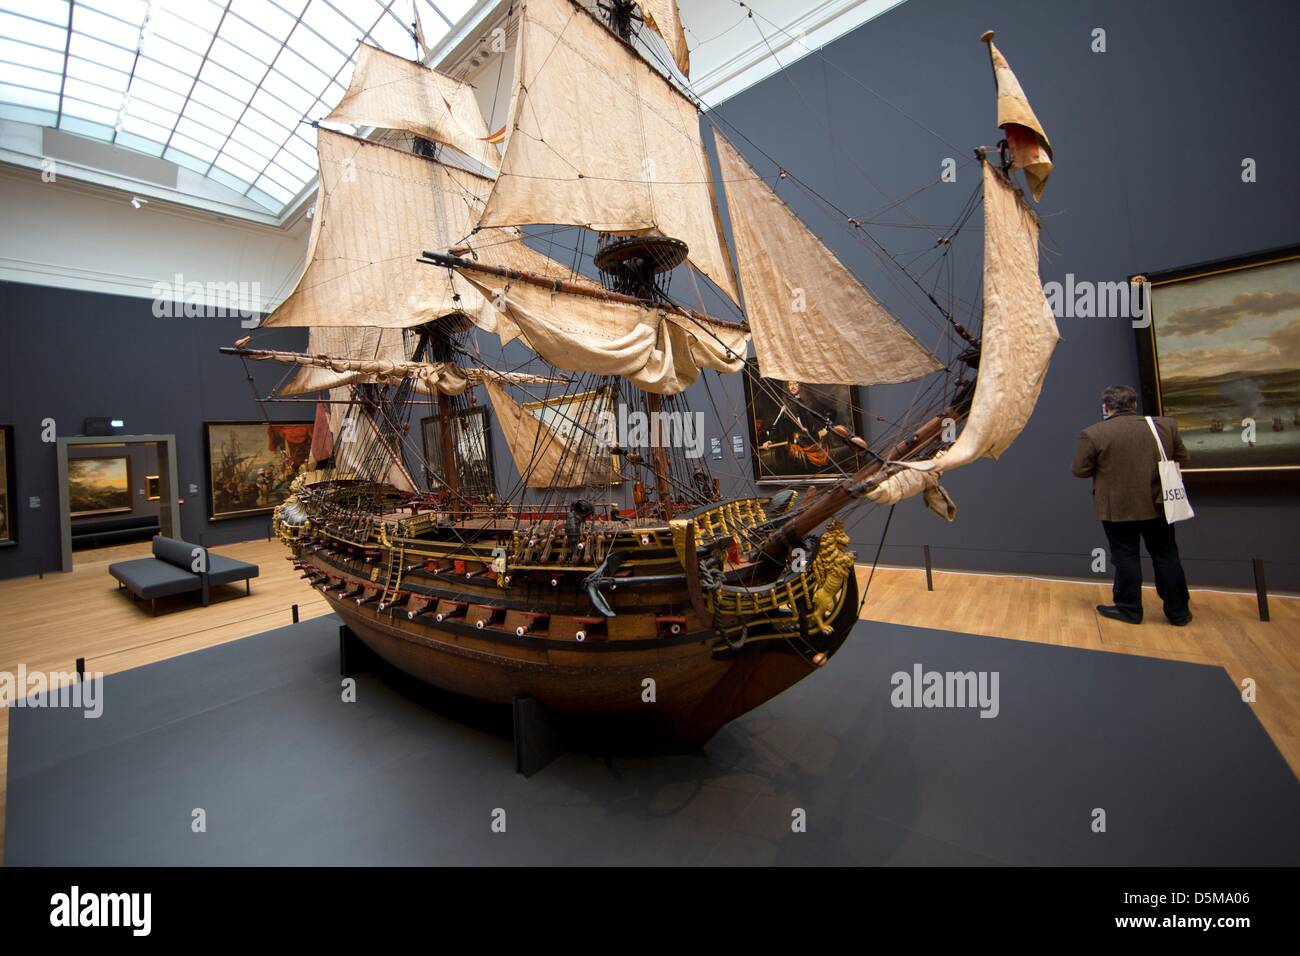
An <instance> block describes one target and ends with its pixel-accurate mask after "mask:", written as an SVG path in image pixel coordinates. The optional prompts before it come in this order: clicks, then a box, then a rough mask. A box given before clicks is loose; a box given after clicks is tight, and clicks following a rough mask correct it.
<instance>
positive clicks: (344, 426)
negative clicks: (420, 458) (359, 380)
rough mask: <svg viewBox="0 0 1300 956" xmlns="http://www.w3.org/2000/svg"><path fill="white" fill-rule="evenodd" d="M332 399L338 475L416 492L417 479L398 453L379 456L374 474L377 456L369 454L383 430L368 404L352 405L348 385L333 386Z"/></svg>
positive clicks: (336, 475)
mask: <svg viewBox="0 0 1300 956" xmlns="http://www.w3.org/2000/svg"><path fill="white" fill-rule="evenodd" d="M329 398H330V403H331V404H330V413H329V421H330V432H331V433H332V434H333V436H334V476H335V477H336V478H359V479H362V480H365V481H382V482H387V483H388V484H390V485H392V486H394V487H395V488H398V489H400V490H402V491H409V492H414V491H415V490H416V487H415V479H414V478H412V477H411V473H410V471H409V470H408V469H407V467H406V463H405V462H403V461H399V460H398V458H397V456H396V455H393V454H386V455H382V456H378V458H379V460H378V472H379V473H378V474H372V473H371V472H372V471H374V470H375V469H376V458H375V456H372V455H370V454H368V449H369V448H372V447H373V444H372V443H373V442H375V441H379V440H381V439H380V437H379V430H378V429H377V428H376V427H375V424H374V422H373V421H371V419H370V416H369V415H367V414H365V411H364V406H362V405H354V404H352V390H351V389H350V388H347V387H340V388H334V389H331V390H330V393H329Z"/></svg>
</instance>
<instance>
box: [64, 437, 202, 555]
mask: <svg viewBox="0 0 1300 956" xmlns="http://www.w3.org/2000/svg"><path fill="white" fill-rule="evenodd" d="M58 469H59V534H60V538H61V539H62V564H61V568H62V570H63V571H65V572H66V571H71V570H72V563H73V553H74V552H75V551H78V550H83V549H88V548H104V547H111V546H113V545H115V544H126V543H129V542H132V541H142V540H147V539H148V538H151V537H153V535H155V534H161V535H163V536H165V537H169V538H175V537H179V535H180V527H181V517H180V501H179V498H178V496H177V486H176V436H174V435H109V436H103V437H76V438H60V439H59V440H58Z"/></svg>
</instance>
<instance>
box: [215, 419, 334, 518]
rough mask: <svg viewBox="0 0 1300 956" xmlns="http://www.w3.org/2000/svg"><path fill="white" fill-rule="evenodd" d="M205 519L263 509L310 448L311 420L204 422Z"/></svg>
mask: <svg viewBox="0 0 1300 956" xmlns="http://www.w3.org/2000/svg"><path fill="white" fill-rule="evenodd" d="M204 429H205V431H206V450H207V461H208V515H209V520H211V521H217V520H220V519H222V518H235V517H242V516H245V515H255V514H267V513H269V512H270V511H271V510H272V509H273V508H275V506H276V505H278V504H280V503H281V502H282V501H284V499H285V498H287V497H288V496H289V485H290V484H291V483H292V482H293V479H294V478H295V477H296V476H297V474H298V471H299V469H300V468H302V466H303V463H304V462H306V461H307V458H308V456H309V455H310V453H311V435H312V423H311V422H273V423H267V422H208V423H207V424H206V425H205V426H204Z"/></svg>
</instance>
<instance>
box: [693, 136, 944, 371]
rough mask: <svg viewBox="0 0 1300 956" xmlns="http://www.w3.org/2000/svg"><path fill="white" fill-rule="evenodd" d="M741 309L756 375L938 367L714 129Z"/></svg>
mask: <svg viewBox="0 0 1300 956" xmlns="http://www.w3.org/2000/svg"><path fill="white" fill-rule="evenodd" d="M714 139H715V141H716V142H717V146H718V162H719V168H720V169H721V170H722V180H723V183H724V188H725V190H726V194H727V212H728V214H729V215H730V217H731V230H732V237H733V239H734V240H735V243H736V261H737V264H738V267H739V270H740V279H741V283H742V284H743V286H744V290H745V313H746V315H747V317H748V319H749V325H750V331H751V333H752V334H753V337H754V351H755V352H756V353H757V354H758V368H759V372H760V373H761V374H762V375H763V376H764V377H765V378H776V379H783V380H786V381H797V382H807V383H809V384H814V385H848V384H858V385H884V384H890V383H894V382H906V381H910V380H912V379H916V378H920V377H921V376H923V375H927V374H929V373H930V372H934V371H936V370H937V369H939V368H940V367H941V366H940V364H939V362H938V361H937V360H936V359H935V358H934V356H932V355H931V354H930V353H929V352H928V351H927V350H926V349H925V348H924V347H923V346H922V345H921V344H920V343H919V342H917V341H916V339H914V338H913V337H912V336H911V334H910V333H908V331H907V330H906V329H904V328H903V326H902V325H900V324H899V323H898V320H896V319H895V318H894V317H893V316H892V315H890V314H889V313H888V312H887V311H885V308H884V306H882V305H881V304H880V303H879V302H877V301H876V300H875V298H873V297H872V295H871V293H869V292H868V291H867V290H866V289H865V288H863V287H862V284H861V283H860V282H858V280H857V279H856V278H855V277H854V275H853V273H851V272H850V271H849V270H848V269H846V268H845V267H844V265H843V264H842V263H841V262H840V261H839V259H837V258H835V255H834V254H833V253H832V252H831V251H830V250H829V249H827V248H826V246H825V245H824V244H823V243H822V241H821V240H820V239H818V238H817V236H815V235H814V234H813V233H812V232H811V231H810V230H809V229H808V227H807V226H805V225H804V224H803V223H802V222H801V221H800V220H799V218H798V217H797V216H796V215H795V214H794V213H793V212H791V211H790V209H789V207H788V206H786V204H785V203H783V202H782V201H781V199H780V198H779V197H778V196H777V195H776V193H774V192H773V191H772V190H771V189H769V188H768V186H767V183H765V182H764V181H763V180H762V179H761V178H760V177H759V175H758V173H756V172H755V171H754V169H753V167H752V166H750V165H749V163H747V162H746V161H745V160H744V158H743V157H742V156H741V155H740V153H739V152H737V151H736V148H735V147H734V146H732V145H731V144H730V143H729V142H727V140H726V139H725V138H724V137H723V136H722V134H721V133H719V132H717V131H716V130H715V131H714Z"/></svg>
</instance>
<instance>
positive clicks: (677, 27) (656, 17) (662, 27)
mask: <svg viewBox="0 0 1300 956" xmlns="http://www.w3.org/2000/svg"><path fill="white" fill-rule="evenodd" d="M639 5H640V7H641V17H642V19H643V20H644V21H645V25H646V26H648V27H649V28H650V29H651V30H654V32H655V33H657V34H659V35H660V36H661V37H663V41H664V44H665V45H667V47H668V52H669V53H671V54H672V57H673V62H674V63H676V64H677V69H679V70H681V71H682V76H687V77H688V76H690V75H691V51H690V50H689V49H688V48H687V46H686V31H685V30H684V29H683V28H682V13H681V10H679V9H678V7H677V0H640V4H639Z"/></svg>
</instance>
